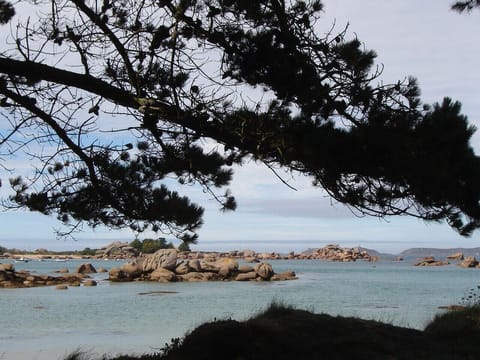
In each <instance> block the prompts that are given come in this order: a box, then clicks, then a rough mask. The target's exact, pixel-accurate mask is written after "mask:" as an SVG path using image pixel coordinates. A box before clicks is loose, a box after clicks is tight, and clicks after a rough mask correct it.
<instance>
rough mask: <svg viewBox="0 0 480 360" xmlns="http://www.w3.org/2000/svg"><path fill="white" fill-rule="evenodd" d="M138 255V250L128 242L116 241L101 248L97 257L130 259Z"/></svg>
mask: <svg viewBox="0 0 480 360" xmlns="http://www.w3.org/2000/svg"><path fill="white" fill-rule="evenodd" d="M136 256H138V250H137V249H135V248H134V247H132V246H130V245H129V244H128V243H127V242H121V241H114V242H112V243H111V244H109V245H107V246H104V247H102V248H101V249H99V250H98V251H97V252H96V254H95V257H96V258H108V259H129V258H133V257H136Z"/></svg>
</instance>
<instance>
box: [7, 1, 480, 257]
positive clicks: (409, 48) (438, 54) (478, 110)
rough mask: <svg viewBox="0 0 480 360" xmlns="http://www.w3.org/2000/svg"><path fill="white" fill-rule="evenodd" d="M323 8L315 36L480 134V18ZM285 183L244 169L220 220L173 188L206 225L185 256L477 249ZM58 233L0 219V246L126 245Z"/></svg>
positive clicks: (103, 235) (340, 4)
mask: <svg viewBox="0 0 480 360" xmlns="http://www.w3.org/2000/svg"><path fill="white" fill-rule="evenodd" d="M323 2H324V4H325V9H324V14H323V20H322V28H323V27H325V29H328V28H330V27H331V26H332V24H333V23H335V24H336V27H337V29H338V30H341V29H342V28H343V27H344V26H346V25H347V24H348V25H349V34H351V36H354V35H356V36H358V38H359V39H360V40H361V41H362V42H363V43H364V44H365V47H366V48H368V49H373V50H375V51H376V53H377V54H378V58H377V61H378V62H379V63H380V64H383V66H384V71H383V75H382V79H383V80H384V81H385V82H396V81H397V80H399V79H400V80H401V79H404V78H405V77H406V76H409V75H413V76H415V77H416V78H417V79H418V81H419V85H420V88H421V89H422V100H423V101H424V103H433V102H438V101H441V100H442V98H443V97H444V96H449V97H452V98H453V99H454V100H459V101H460V102H461V103H462V104H463V106H462V109H463V113H464V114H465V115H467V116H468V118H469V120H470V122H471V123H472V124H474V125H476V126H477V127H479V128H480V69H479V66H478V64H479V60H478V59H479V58H480V42H479V41H478V34H479V33H480V11H475V12H473V13H472V14H470V15H465V14H458V13H456V12H452V11H451V10H450V5H451V3H452V1H450V0H422V1H414V0H402V1H400V0H362V1H358V0H337V1H335V0H324V1H323ZM0 31H3V30H2V29H1V28H0ZM473 147H474V148H475V150H476V152H477V153H479V154H480V133H478V134H476V135H475V136H474V138H473ZM284 175H285V176H286V177H287V179H288V180H289V184H290V185H292V186H293V187H295V188H296V191H294V190H291V189H289V188H288V187H286V186H285V185H284V184H283V183H282V182H281V181H280V180H279V179H278V178H276V177H275V176H274V175H273V174H272V173H271V172H270V170H268V169H266V168H265V167H264V166H261V165H258V164H254V163H250V164H247V165H246V166H243V167H241V168H236V169H235V176H234V180H233V182H232V184H231V186H230V189H231V190H232V192H233V194H234V195H235V197H236V199H237V202H238V209H237V210H236V211H235V212H228V213H223V212H221V211H219V210H218V204H217V203H215V202H214V201H211V200H210V199H209V197H208V195H207V194H204V193H202V191H201V189H199V188H187V189H184V188H181V189H180V190H181V191H182V193H183V194H186V195H190V196H191V197H192V199H193V200H194V201H196V202H197V203H199V204H201V205H202V206H204V207H205V210H206V211H205V216H204V222H205V224H204V225H203V227H202V228H201V229H200V231H199V235H200V238H199V242H198V245H195V246H193V249H198V250H219V251H224V250H233V249H247V248H249V249H254V250H257V251H281V252H287V251H290V250H294V251H302V250H305V249H307V248H313V247H321V246H324V245H326V244H329V243H336V244H340V245H342V246H348V247H353V246H363V247H367V248H373V249H376V250H379V251H383V252H390V253H398V252H400V251H402V250H404V249H407V248H411V247H437V248H453V247H477V246H479V247H480V232H477V233H474V234H473V236H471V237H469V238H464V237H461V236H459V235H457V233H455V232H454V231H453V230H452V229H451V228H450V227H449V226H448V225H447V224H445V223H440V224H437V223H425V222H423V221H421V220H418V219H413V218H408V217H390V218H387V219H378V218H366V217H363V218H358V217H356V216H355V215H353V214H352V213H351V212H350V210H349V209H348V208H346V207H345V206H343V205H341V204H335V203H334V202H332V200H331V199H329V198H328V197H327V196H326V195H325V193H323V192H322V191H321V190H320V189H318V188H313V187H312V186H311V180H309V179H308V178H305V177H302V176H295V177H294V178H290V177H291V175H288V174H284ZM8 177H9V174H7V173H5V172H2V170H0V178H1V180H2V183H3V184H8ZM4 188H5V186H4V187H3V188H2V190H1V191H2V192H1V193H0V195H2V196H5V189H4ZM60 227H61V225H60V224H59V223H58V222H57V221H56V220H55V218H54V217H53V218H49V217H45V216H42V215H37V214H32V213H27V212H23V211H13V212H1V213H0V246H4V247H8V248H19V249H27V250H34V249H38V248H48V249H52V250H74V249H83V248H85V247H91V248H98V247H102V246H104V245H106V244H107V243H110V242H112V241H114V240H121V241H131V240H133V239H134V237H135V235H134V234H133V233H132V232H131V231H129V230H122V231H109V230H107V229H97V230H95V231H91V230H88V229H85V231H84V232H82V233H80V234H77V235H75V237H76V239H75V240H71V239H70V240H65V239H57V238H56V236H55V232H54V229H55V228H60ZM150 236H155V235H153V234H145V235H143V234H142V235H140V239H142V238H143V237H150ZM170 240H173V239H170ZM174 242H175V241H174Z"/></svg>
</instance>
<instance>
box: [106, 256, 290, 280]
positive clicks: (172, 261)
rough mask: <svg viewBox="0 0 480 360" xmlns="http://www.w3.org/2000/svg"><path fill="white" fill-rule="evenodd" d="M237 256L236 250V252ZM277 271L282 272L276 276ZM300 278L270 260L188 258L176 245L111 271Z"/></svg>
mask: <svg viewBox="0 0 480 360" xmlns="http://www.w3.org/2000/svg"><path fill="white" fill-rule="evenodd" d="M235 256H236V254H235ZM275 275H278V276H276V277H275ZM292 279H296V275H295V273H294V272H292V271H291V272H286V273H283V274H275V273H274V271H273V268H272V266H271V265H270V264H268V263H265V262H262V263H258V264H256V265H255V267H252V266H249V265H241V266H240V265H239V263H238V261H237V260H236V259H234V258H229V257H221V258H219V257H218V256H217V254H209V255H208V256H203V257H202V258H201V260H200V259H191V260H189V259H188V258H187V259H186V258H185V257H184V256H182V254H181V253H178V252H177V251H176V250H174V249H162V250H159V251H157V252H156V253H155V254H152V255H147V256H146V257H145V258H144V259H142V260H141V261H140V260H139V262H136V263H127V264H124V265H122V267H120V268H113V269H111V270H110V272H109V280H111V281H133V280H146V281H158V282H172V281H192V282H197V281H229V280H236V281H252V280H254V281H270V280H277V281H278V280H292Z"/></svg>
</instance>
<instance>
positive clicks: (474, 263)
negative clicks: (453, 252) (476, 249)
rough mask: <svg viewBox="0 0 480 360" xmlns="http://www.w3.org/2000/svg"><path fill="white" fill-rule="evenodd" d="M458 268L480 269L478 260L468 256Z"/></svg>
mask: <svg viewBox="0 0 480 360" xmlns="http://www.w3.org/2000/svg"><path fill="white" fill-rule="evenodd" d="M458 266H460V267H463V268H474V267H480V266H479V263H478V260H477V259H476V258H475V257H474V256H467V257H466V258H465V260H463V261H462V262H461V263H460V264H458Z"/></svg>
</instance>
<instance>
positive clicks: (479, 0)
mask: <svg viewBox="0 0 480 360" xmlns="http://www.w3.org/2000/svg"><path fill="white" fill-rule="evenodd" d="M478 7H480V0H466V1H456V2H455V3H454V4H453V5H452V10H455V11H458V12H460V13H461V12H464V11H466V12H470V11H472V10H473V9H475V8H478Z"/></svg>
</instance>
